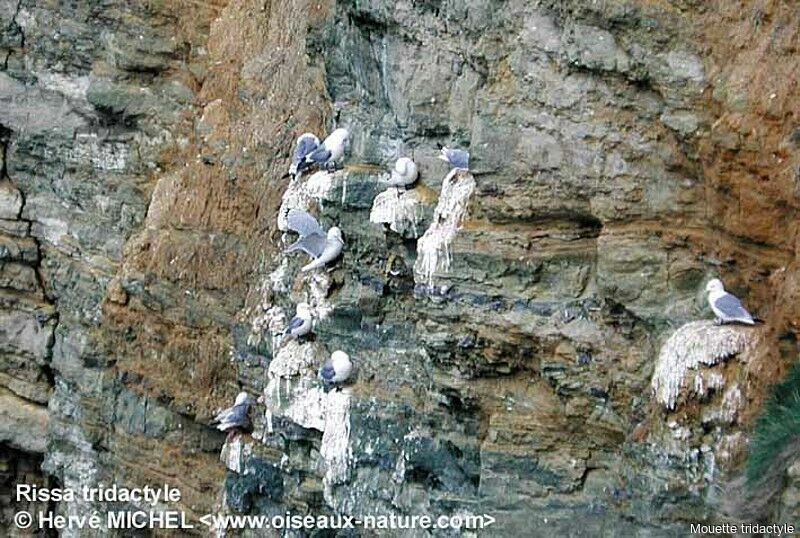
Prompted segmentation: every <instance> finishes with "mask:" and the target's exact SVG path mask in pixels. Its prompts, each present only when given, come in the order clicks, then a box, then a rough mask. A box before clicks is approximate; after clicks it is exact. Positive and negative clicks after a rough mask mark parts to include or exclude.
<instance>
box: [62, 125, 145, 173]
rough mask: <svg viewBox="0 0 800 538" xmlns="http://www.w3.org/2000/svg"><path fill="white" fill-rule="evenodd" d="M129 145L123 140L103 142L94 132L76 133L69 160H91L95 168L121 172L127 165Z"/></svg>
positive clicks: (80, 161) (83, 161) (78, 161)
mask: <svg viewBox="0 0 800 538" xmlns="http://www.w3.org/2000/svg"><path fill="white" fill-rule="evenodd" d="M129 154H130V146H129V145H128V144H126V143H123V142H104V141H102V140H100V138H99V137H98V136H97V134H95V133H81V134H79V135H76V137H75V144H74V145H73V147H72V149H70V152H69V156H68V157H67V158H68V159H69V160H70V161H73V162H76V163H85V162H91V163H92V166H93V167H94V168H95V169H97V170H105V171H113V172H121V171H124V170H125V168H127V166H128V158H129Z"/></svg>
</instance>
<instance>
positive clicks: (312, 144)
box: [292, 138, 319, 163]
mask: <svg viewBox="0 0 800 538" xmlns="http://www.w3.org/2000/svg"><path fill="white" fill-rule="evenodd" d="M318 147H319V144H318V143H317V142H316V141H315V140H314V139H313V138H301V139H300V141H299V142H298V143H297V146H296V147H295V148H294V155H293V156H292V161H293V162H295V163H299V162H300V161H302V160H303V159H305V157H306V155H309V154H311V153H313V152H314V150H315V149H317V148H318Z"/></svg>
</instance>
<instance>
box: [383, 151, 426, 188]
mask: <svg viewBox="0 0 800 538" xmlns="http://www.w3.org/2000/svg"><path fill="white" fill-rule="evenodd" d="M418 176H419V172H418V171H417V164H416V163H415V162H414V161H413V160H411V159H409V158H408V157H400V158H399V159H397V162H396V163H394V168H393V169H392V175H391V176H390V177H389V179H388V180H387V181H386V183H388V184H389V186H390V187H407V186H409V185H411V184H412V183H414V182H415V181H416V180H417V177H418Z"/></svg>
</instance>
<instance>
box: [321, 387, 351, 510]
mask: <svg viewBox="0 0 800 538" xmlns="http://www.w3.org/2000/svg"><path fill="white" fill-rule="evenodd" d="M320 454H321V455H322V458H323V459H324V460H325V477H324V478H323V480H322V482H323V485H324V496H325V500H326V501H327V502H328V504H331V505H333V498H332V486H334V485H336V484H341V483H343V482H345V481H347V479H348V476H349V472H350V460H351V457H352V455H351V451H350V393H349V391H348V390H347V389H345V390H342V391H331V392H329V393H328V394H327V399H326V401H325V429H324V431H323V432H322V444H321V446H320Z"/></svg>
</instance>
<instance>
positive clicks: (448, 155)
mask: <svg viewBox="0 0 800 538" xmlns="http://www.w3.org/2000/svg"><path fill="white" fill-rule="evenodd" d="M439 158H440V159H441V160H443V161H446V162H448V163H449V164H450V166H452V167H453V168H458V169H461V170H469V152H468V151H464V150H463V149H450V148H448V147H447V146H443V147H441V148H440V154H439Z"/></svg>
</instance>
